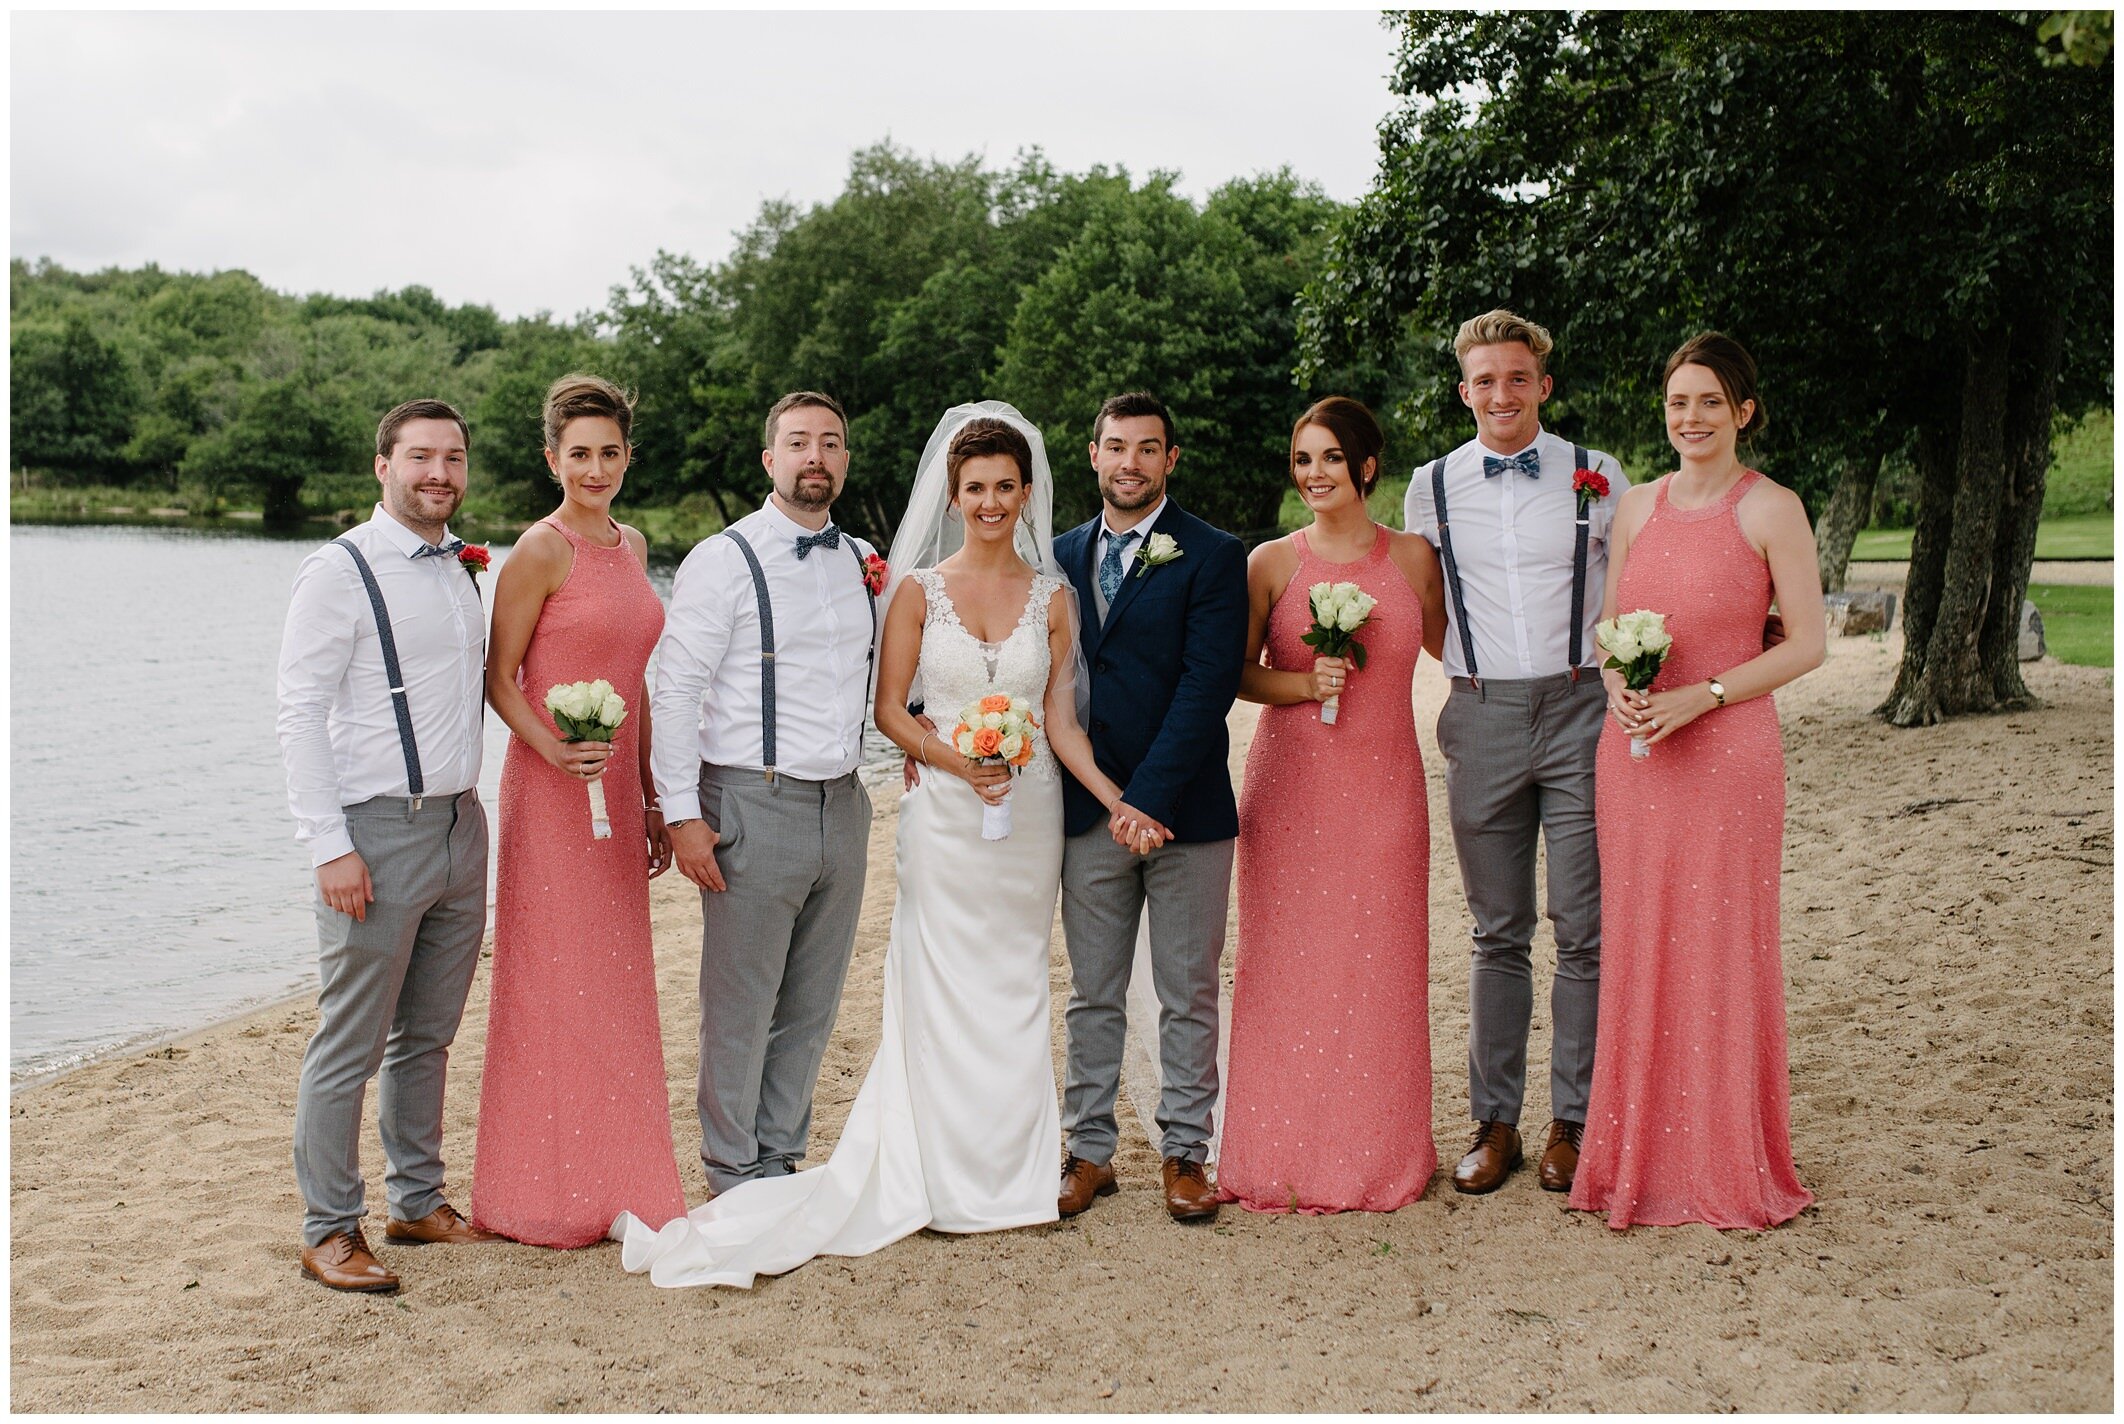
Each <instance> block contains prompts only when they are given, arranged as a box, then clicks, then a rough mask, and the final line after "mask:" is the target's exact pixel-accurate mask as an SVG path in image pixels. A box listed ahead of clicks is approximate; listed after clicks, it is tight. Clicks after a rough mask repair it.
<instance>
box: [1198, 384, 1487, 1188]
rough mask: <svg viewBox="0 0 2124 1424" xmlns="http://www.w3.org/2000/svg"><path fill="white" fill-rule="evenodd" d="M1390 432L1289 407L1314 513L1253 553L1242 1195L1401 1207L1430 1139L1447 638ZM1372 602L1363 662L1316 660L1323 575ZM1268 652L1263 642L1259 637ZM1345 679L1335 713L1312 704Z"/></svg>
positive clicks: (1294, 461) (1235, 1087) (1237, 1110)
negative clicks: (1376, 504) (1425, 662)
mask: <svg viewBox="0 0 2124 1424" xmlns="http://www.w3.org/2000/svg"><path fill="white" fill-rule="evenodd" d="M1382 444H1383V440H1382V437H1381V435H1380V431H1379V423H1378V421H1376V420H1374V419H1373V418H1372V413H1371V412H1370V411H1368V410H1366V409H1365V408H1364V407H1363V406H1361V405H1359V404H1358V403H1357V402H1356V401H1353V400H1350V399H1349V398H1348V397H1345V396H1330V397H1328V398H1327V399H1325V400H1323V401H1320V402H1319V403H1318V404H1316V405H1314V406H1313V407H1312V408H1311V409H1310V410H1308V411H1306V413H1305V414H1304V415H1302V416H1300V417H1299V419H1298V425H1297V427H1296V429H1295V430H1293V431H1292V434H1291V478H1292V480H1293V481H1294V482H1295V483H1296V484H1297V486H1298V492H1299V495H1300V496H1301V497H1302V498H1303V499H1304V500H1305V503H1306V507H1307V508H1309V509H1310V510H1311V511H1312V512H1313V522H1312V524H1311V525H1310V526H1308V527H1307V528H1305V529H1303V530H1301V531H1299V532H1298V533H1295V534H1292V535H1291V536H1290V537H1288V538H1285V539H1278V540H1276V541H1274V542H1273V543H1268V544H1264V545H1262V546H1261V547H1260V548H1258V549H1256V550H1254V552H1253V555H1252V557H1251V558H1249V559H1248V561H1247V588H1248V601H1249V617H1248V632H1247V655H1248V656H1247V667H1246V669H1245V671H1244V673H1243V674H1242V675H1241V680H1240V686H1239V695H1240V696H1241V697H1244V698H1245V699H1247V700H1248V701H1250V702H1260V703H1265V704H1267V708H1266V710H1265V711H1263V712H1262V714H1261V721H1260V724H1259V726H1258V727H1257V728H1256V730H1255V732H1254V743H1253V747H1252V749H1251V750H1250V751H1249V752H1248V754H1247V760H1246V782H1245V786H1244V788H1243V790H1242V794H1241V795H1240V798H1239V847H1238V875H1237V879H1238V884H1239V947H1238V960H1237V978H1236V983H1235V985H1234V988H1233V992H1232V1030H1231V1045H1230V1065H1229V1071H1228V1072H1227V1075H1226V1079H1225V1098H1224V1113H1223V1116H1224V1137H1223V1142H1222V1145H1221V1147H1220V1149H1219V1152H1218V1160H1217V1188H1218V1196H1219V1197H1220V1198H1221V1199H1222V1200H1224V1201H1235V1202H1238V1203H1240V1204H1241V1205H1243V1206H1246V1207H1247V1208H1249V1209H1251V1210H1255V1211H1301V1212H1330V1211H1393V1210H1394V1209H1396V1208H1397V1207H1402V1206H1406V1205H1407V1204H1408V1203H1410V1202H1412V1201H1414V1200H1416V1199H1417V1198H1418V1197H1420V1196H1422V1195H1423V1191H1424V1187H1425V1185H1426V1184H1427V1183H1428V1182H1429V1181H1430V1179H1431V1173H1432V1172H1433V1171H1434V1170H1436V1168H1437V1166H1438V1150H1437V1147H1436V1146H1435V1145H1434V1144H1433V1142H1432V1139H1431V1038H1430V1015H1429V1006H1430V985H1429V975H1430V877H1431V856H1430V842H1431V823H1430V812H1429V807H1428V802H1427V799H1426V796H1425V792H1424V780H1423V758H1422V754H1421V753H1420V752H1419V751H1418V750H1417V746H1416V717H1415V711H1414V708H1413V707H1412V705H1411V701H1410V693H1411V688H1412V686H1413V684H1414V681H1415V670H1416V655H1417V653H1418V652H1419V651H1420V650H1426V649H1427V650H1428V651H1429V652H1430V654H1431V656H1432V657H1434V658H1435V657H1437V656H1438V653H1439V650H1440V648H1441V647H1442V646H1443V640H1444V638H1445V603H1444V584H1443V581H1442V579H1441V578H1440V575H1439V569H1438V558H1437V555H1436V554H1434V553H1433V552H1432V551H1431V546H1430V545H1429V544H1428V543H1426V542H1425V541H1424V540H1422V539H1420V538H1418V537H1417V536H1415V535H1413V534H1400V533H1396V532H1395V531H1393V530H1390V529H1387V528H1385V527H1383V526H1381V525H1379V524H1376V523H1374V522H1373V521H1372V518H1371V516H1370V514H1369V513H1368V512H1367V510H1366V508H1365V496H1366V494H1368V493H1369V492H1370V491H1371V488H1372V486H1373V485H1374V484H1375V483H1376V482H1377V481H1378V478H1379V456H1380V450H1381V446H1382ZM1345 582H1347V583H1355V584H1357V585H1358V586H1359V587H1361V588H1362V589H1363V590H1364V591H1365V592H1366V593H1368V594H1370V595H1371V596H1372V597H1373V598H1375V599H1377V600H1378V606H1377V607H1376V608H1374V609H1373V611H1372V615H1371V620H1370V621H1369V622H1368V623H1367V624H1366V625H1365V627H1364V629H1363V631H1362V632H1360V633H1359V634H1358V641H1359V642H1361V643H1363V644H1364V646H1365V652H1366V659H1365V666H1364V668H1363V669H1362V670H1358V669H1357V668H1355V667H1354V665H1353V664H1351V663H1350V662H1348V661H1346V660H1344V659H1342V658H1325V657H1316V656H1315V655H1314V652H1313V650H1312V649H1311V648H1309V647H1307V646H1306V645H1305V644H1304V643H1303V642H1302V641H1301V639H1302V638H1303V636H1304V634H1305V632H1306V630H1307V629H1308V628H1310V627H1311V626H1312V622H1313V615H1312V608H1311V601H1310V596H1309V590H1310V589H1311V587H1312V585H1314V584H1316V583H1345ZM1264 652H1266V654H1267V656H1266V658H1265V659H1264V658H1263V656H1262V655H1263V653H1264ZM1337 694H1340V697H1339V705H1338V720H1337V721H1336V722H1335V723H1334V724H1333V725H1326V724H1323V723H1322V722H1321V720H1320V711H1321V708H1320V705H1319V704H1320V703H1322V702H1323V701H1325V700H1326V699H1327V698H1329V697H1331V696H1336V695H1337Z"/></svg>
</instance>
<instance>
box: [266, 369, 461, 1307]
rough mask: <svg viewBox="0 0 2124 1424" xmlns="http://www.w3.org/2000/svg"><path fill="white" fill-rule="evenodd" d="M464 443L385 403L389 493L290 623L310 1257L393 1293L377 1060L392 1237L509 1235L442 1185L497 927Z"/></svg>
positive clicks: (303, 591)
mask: <svg viewBox="0 0 2124 1424" xmlns="http://www.w3.org/2000/svg"><path fill="white" fill-rule="evenodd" d="M467 443H468V440H467V431H466V428H465V421H464V417H463V416H461V415H459V414H458V413H457V411H456V410H455V409H453V408H452V407H451V406H449V405H446V404H445V403H443V402H442V401H437V400H417V401H408V402H406V403H405V404H403V405H400V406H398V407H397V408H395V409H394V410H392V411H391V412H390V413H389V414H388V415H386V416H385V417H384V418H383V422H382V424H380V425H378V426H377V428H376V478H377V480H378V482H379V483H380V484H381V486H382V494H383V500H382V503H380V504H378V505H377V506H376V512H375V513H374V514H373V515H372V516H370V518H369V521H368V523H366V524H362V525H359V526H357V527H356V528H354V529H352V530H350V531H349V532H348V533H347V534H345V535H344V536H342V537H341V538H338V539H335V540H333V541H332V542H331V543H329V544H326V545H324V546H323V547H322V548H320V549H318V550H316V551H315V552H314V553H312V554H311V555H310V556H309V557H308V558H307V559H304V560H303V562H302V567H301V568H300V569H299V570H298V571H297V572H296V575H295V587H294V591H293V593H292V595H291V596H290V599H289V603H288V617H287V625H286V628H285V631H284V632H283V634H282V638H281V645H280V679H279V681H280V713H279V722H278V728H279V736H280V750H281V758H282V760H283V761H284V762H285V764H286V767H287V778H288V804H289V805H290V807H291V808H292V809H293V810H294V813H295V826H296V838H297V839H298V840H300V841H301V842H302V843H303V844H304V845H305V846H307V847H308V849H309V852H310V861H311V864H312V865H313V866H314V867H315V869H316V874H317V899H316V909H317V929H318V947H319V954H318V980H319V989H318V995H317V1033H316V1035H315V1036H314V1037H312V1038H311V1040H310V1046H309V1048H308V1050H307V1051H306V1052H305V1053H304V1054H303V1060H302V1081H301V1085H300V1087H299V1088H298V1089H297V1092H296V1099H295V1180H296V1183H297V1185H298V1186H299V1187H300V1188H301V1190H302V1200H303V1208H304V1215H303V1230H302V1239H303V1249H302V1272H303V1274H304V1275H306V1276H308V1277H310V1278H311V1279H312V1280H315V1281H318V1282H320V1283H321V1284H323V1285H326V1286H329V1287H331V1288H332V1289H334V1290H351V1291H390V1290H396V1289H397V1288H398V1277H397V1276H396V1275H395V1274H394V1273H393V1272H391V1271H390V1270H388V1269H386V1268H385V1267H384V1266H383V1265H382V1264H381V1263H380V1262H378V1260H377V1259H376V1256H375V1254H374V1253H373V1252H372V1251H371V1250H370V1248H369V1244H368V1241H367V1240H366V1238H365V1237H364V1236H363V1234H362V1219H363V1217H364V1216H365V1215H366V1207H365V1205H364V1198H363V1182H362V1175H361V1163H360V1156H359V1149H360V1136H361V1116H362V1111H361V1104H362V1095H363V1091H364V1089H365V1088H366V1086H367V1084H368V1081H369V1079H370V1078H372V1077H377V1076H378V1070H379V1068H381V1078H380V1082H379V1084H378V1090H377V1102H378V1119H379V1121H378V1126H379V1128H380V1135H381V1136H382V1138H383V1147H384V1160H385V1164H386V1169H385V1175H384V1194H385V1200H386V1203H387V1206H388V1208H389V1220H388V1221H387V1223H386V1224H385V1227H384V1239H385V1240H386V1241H388V1242H393V1243H401V1244H407V1245H427V1244H431V1243H436V1242H451V1243H470V1242H482V1241H495V1240H499V1239H500V1238H499V1237H496V1236H494V1235H492V1234H491V1233H488V1232H484V1231H479V1230H476V1229H474V1228H473V1227H472V1226H471V1224H470V1223H468V1222H467V1221H465V1219H464V1218H463V1217H461V1216H459V1215H458V1214H457V1212H456V1211H455V1210H453V1209H452V1208H451V1206H450V1204H449V1203H448V1202H446V1201H444V1200H443V1161H442V1112H443V1080H444V1074H445V1069H446V1067H447V1065H448V1062H449V1056H450V1043H451V1040H452V1039H454V1038H455V1037H456V1035H457V1024H458V1020H459V1019H460V1018H461V1017H462V1016H463V1014H464V1008H465V995H466V993H467V991H469V990H470V988H471V986H472V971H473V970H474V969H475V968H476V967H477V966H478V964H479V943H480V938H481V936H482V935H484V934H485V932H486V927H487V818H486V812H485V811H484V810H483V809H482V808H481V806H480V804H479V792H478V790H477V789H476V788H477V786H478V782H479V760H480V728H481V713H482V710H483V707H484V694H483V691H482V681H483V674H484V664H485V661H486V624H485V619H484V617H483V616H482V613H481V608H480V595H479V588H478V577H477V570H478V569H479V568H482V567H484V566H485V555H484V551H476V552H475V553H474V555H473V556H472V557H470V558H465V557H463V556H462V555H463V551H464V549H465V544H464V541H463V540H461V539H454V538H452V537H451V536H450V531H449V528H448V520H449V518H450V516H451V515H453V514H455V513H456V512H457V507H458V505H459V504H460V503H461V502H462V501H463V500H464V497H465V483H466V462H467V458H468V452H467Z"/></svg>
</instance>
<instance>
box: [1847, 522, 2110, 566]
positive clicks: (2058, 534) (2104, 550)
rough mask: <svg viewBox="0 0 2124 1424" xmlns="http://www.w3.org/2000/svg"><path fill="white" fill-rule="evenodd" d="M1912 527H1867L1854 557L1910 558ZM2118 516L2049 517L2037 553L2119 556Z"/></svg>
mask: <svg viewBox="0 0 2124 1424" xmlns="http://www.w3.org/2000/svg"><path fill="white" fill-rule="evenodd" d="M1910 535H1911V531H1910V530H1908V529H1864V530H1861V531H1859V536H1858V538H1857V539H1855V540H1853V541H1852V545H1851V557H1852V558H1854V559H1907V558H1909V557H1910ZM2115 549H2116V516H2114V515H2111V514H2071V515H2066V516H2064V517H2063V518H2053V519H2045V520H2044V521H2043V522H2042V523H2041V524H2039V525H2037V526H2036V549H2035V556H2036V557H2037V558H2039V559H2113V558H2115V557H2116V553H2115Z"/></svg>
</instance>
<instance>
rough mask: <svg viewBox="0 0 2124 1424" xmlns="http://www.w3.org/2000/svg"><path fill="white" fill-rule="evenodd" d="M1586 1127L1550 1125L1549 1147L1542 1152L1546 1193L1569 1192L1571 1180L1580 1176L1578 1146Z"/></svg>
mask: <svg viewBox="0 0 2124 1424" xmlns="http://www.w3.org/2000/svg"><path fill="white" fill-rule="evenodd" d="M1585 1135H1586V1125H1585V1124H1584V1123H1582V1122H1552V1123H1550V1124H1549V1145H1548V1146H1546V1147H1544V1148H1543V1149H1542V1151H1541V1170H1540V1176H1541V1189H1542V1190H1543V1191H1545V1192H1568V1191H1569V1190H1571V1179H1572V1178H1573V1177H1575V1176H1577V1175H1578V1144H1579V1143H1580V1142H1581V1141H1583V1140H1584V1138H1585Z"/></svg>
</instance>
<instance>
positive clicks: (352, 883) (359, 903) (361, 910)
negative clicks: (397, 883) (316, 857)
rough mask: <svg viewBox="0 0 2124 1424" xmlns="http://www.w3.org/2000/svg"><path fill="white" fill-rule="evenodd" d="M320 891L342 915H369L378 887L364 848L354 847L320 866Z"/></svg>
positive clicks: (364, 916)
mask: <svg viewBox="0 0 2124 1424" xmlns="http://www.w3.org/2000/svg"><path fill="white" fill-rule="evenodd" d="M317 893H318V894H320V895H322V896H323V897H324V902H325V903H326V904H327V905H330V906H331V907H332V908H333V909H335V910H337V911H339V913H340V914H342V915H352V916H353V917H354V918H355V919H356V920H363V919H366V918H368V906H369V905H370V904H371V903H373V902H374V901H375V899H376V887H375V886H374V885H372V884H370V883H369V863H368V862H367V861H365V860H363V859H362V858H361V852H360V851H353V850H350V851H348V852H347V853H346V854H345V855H343V856H341V857H339V859H337V860H328V861H326V862H325V863H324V864H323V865H320V866H318V867H317Z"/></svg>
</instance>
